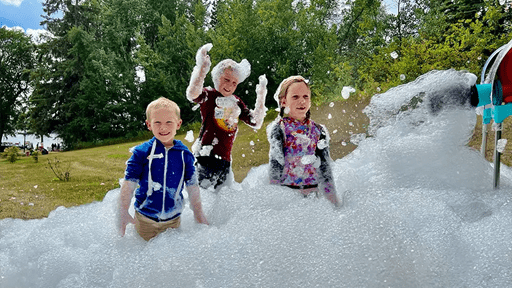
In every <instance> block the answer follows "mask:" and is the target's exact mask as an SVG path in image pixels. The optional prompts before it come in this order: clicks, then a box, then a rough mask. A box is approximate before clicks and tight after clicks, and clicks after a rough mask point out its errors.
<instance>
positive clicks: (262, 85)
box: [251, 74, 268, 129]
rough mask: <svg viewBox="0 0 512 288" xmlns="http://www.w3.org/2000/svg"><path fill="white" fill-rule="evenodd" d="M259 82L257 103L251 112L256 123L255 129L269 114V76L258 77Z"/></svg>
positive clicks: (259, 126)
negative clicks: (267, 102)
mask: <svg viewBox="0 0 512 288" xmlns="http://www.w3.org/2000/svg"><path fill="white" fill-rule="evenodd" d="M258 80H259V83H258V84H257V85H256V105H255V107H254V110H253V111H252V112H251V117H252V118H253V121H254V123H255V125H254V129H260V128H261V125H263V120H264V119H265V116H266V115H267V107H265V97H267V83H268V81H267V77H266V76H265V74H263V75H261V76H260V77H258Z"/></svg>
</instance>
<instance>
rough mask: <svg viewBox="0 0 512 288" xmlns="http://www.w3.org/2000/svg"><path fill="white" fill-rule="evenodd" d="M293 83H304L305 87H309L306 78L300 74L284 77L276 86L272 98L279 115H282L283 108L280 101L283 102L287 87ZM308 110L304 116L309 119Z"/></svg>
mask: <svg viewBox="0 0 512 288" xmlns="http://www.w3.org/2000/svg"><path fill="white" fill-rule="evenodd" d="M293 83H304V84H306V87H308V89H310V88H309V84H308V80H306V79H305V78H304V77H302V76H300V75H295V76H290V77H288V78H286V79H284V80H283V81H282V82H281V84H279V87H277V91H276V93H275V94H274V100H276V102H277V107H279V108H280V113H279V116H281V117H283V115H284V108H283V107H281V102H283V99H285V98H286V93H288V89H289V88H290V86H292V84H293ZM310 113H311V112H310V111H309V110H308V112H307V113H306V118H308V119H309V115H310Z"/></svg>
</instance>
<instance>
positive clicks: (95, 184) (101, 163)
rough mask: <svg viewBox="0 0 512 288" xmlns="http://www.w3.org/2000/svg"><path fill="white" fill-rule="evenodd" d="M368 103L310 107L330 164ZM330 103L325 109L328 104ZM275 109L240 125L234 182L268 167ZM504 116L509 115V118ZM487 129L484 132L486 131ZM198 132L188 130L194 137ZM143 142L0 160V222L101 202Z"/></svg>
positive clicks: (359, 124) (345, 150) (507, 158)
mask: <svg viewBox="0 0 512 288" xmlns="http://www.w3.org/2000/svg"><path fill="white" fill-rule="evenodd" d="M368 102H369V99H362V100H359V99H357V98H352V97H351V98H349V100H346V101H343V100H342V101H336V102H332V103H325V104H323V105H320V106H313V107H312V108H311V112H312V114H311V118H312V119H313V120H314V121H315V122H317V123H321V124H324V125H325V126H327V128H328V130H329V132H330V136H331V147H330V148H331V157H332V158H333V159H334V160H336V159H339V158H342V157H344V156H345V155H347V154H349V153H350V152H352V151H353V150H354V149H355V148H356V147H357V146H356V145H354V144H352V143H350V137H351V135H354V134H360V133H366V130H367V126H368V119H367V117H366V115H365V114H364V113H363V112H362V110H363V108H364V107H366V105H367V104H368ZM329 104H331V105H329ZM276 115H277V112H276V111H268V113H267V117H266V119H265V123H264V125H263V127H262V129H260V130H258V131H255V130H253V129H252V128H250V127H249V126H247V125H245V124H242V123H241V124H240V125H239V131H238V134H237V138H236V140H235V144H234V147H233V150H232V156H233V163H232V167H233V172H234V174H235V181H237V182H242V181H243V179H245V177H246V175H247V173H248V172H249V170H250V169H251V168H253V167H257V166H260V165H262V164H266V163H268V141H267V136H266V129H265V128H266V126H267V125H268V124H269V123H270V122H271V121H272V120H274V119H275V117H276ZM509 118H510V117H509ZM509 118H507V119H506V120H505V121H504V131H503V136H502V137H503V138H504V139H507V138H510V137H511V136H512V129H510V127H511V124H512V120H511V119H509ZM489 129H490V128H489ZM186 132H187V131H186V129H185V128H182V129H181V131H180V134H178V135H177V136H176V139H178V140H181V141H182V142H183V143H184V144H185V145H187V146H188V147H189V148H191V146H192V143H190V142H188V141H186V140H184V138H185V135H186ZM197 135H198V131H197V130H194V137H197ZM488 139H489V140H488V145H487V159H488V160H489V161H492V156H493V155H492V154H493V153H492V151H493V149H494V140H493V139H494V133H493V132H490V133H489V137H488ZM142 142H143V141H137V142H130V143H124V144H117V145H110V146H104V147H96V148H90V149H84V150H77V151H69V152H55V153H52V152H50V154H48V155H42V156H39V161H38V163H35V162H34V160H33V159H32V157H25V156H23V157H21V158H20V159H19V160H18V161H17V162H15V163H9V162H8V161H7V160H6V159H3V158H2V159H0V219H3V218H21V219H34V218H42V217H47V216H48V214H49V213H50V212H51V211H53V210H55V209H56V208H57V207H59V206H65V207H72V206H76V205H82V204H86V203H91V202H93V201H101V200H102V199H103V198H104V196H105V194H106V193H107V192H108V191H110V190H112V189H115V188H119V179H120V178H123V176H124V169H125V163H126V160H128V158H129V157H130V156H131V153H130V152H129V149H130V148H131V147H133V146H135V145H138V144H140V143H142ZM480 144H481V118H479V119H478V123H477V125H476V127H475V130H474V134H473V137H472V138H471V139H470V141H469V144H468V145H469V146H470V147H473V148H475V149H478V150H479V149H480ZM509 151H510V149H506V150H505V152H504V153H503V154H502V158H501V160H502V163H503V164H505V165H508V166H510V163H511V161H512V153H510V152H509ZM55 159H58V160H59V161H60V162H61V165H62V166H63V167H64V168H65V167H66V166H67V165H69V169H68V170H69V171H70V180H69V181H68V182H63V181H60V180H58V179H57V177H56V176H55V175H54V173H53V172H52V171H51V170H50V169H49V166H48V160H51V161H55Z"/></svg>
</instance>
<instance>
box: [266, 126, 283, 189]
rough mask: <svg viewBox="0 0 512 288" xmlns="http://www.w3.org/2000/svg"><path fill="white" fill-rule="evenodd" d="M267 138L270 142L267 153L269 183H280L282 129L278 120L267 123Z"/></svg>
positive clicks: (281, 170) (281, 171)
mask: <svg viewBox="0 0 512 288" xmlns="http://www.w3.org/2000/svg"><path fill="white" fill-rule="evenodd" d="M267 138H268V142H269V143H270V150H269V155H268V156H269V164H270V165H269V166H270V167H269V178H270V184H280V181H281V176H282V174H283V169H284V131H283V130H282V129H281V125H280V121H279V120H276V121H273V122H272V123H270V125H268V127H267Z"/></svg>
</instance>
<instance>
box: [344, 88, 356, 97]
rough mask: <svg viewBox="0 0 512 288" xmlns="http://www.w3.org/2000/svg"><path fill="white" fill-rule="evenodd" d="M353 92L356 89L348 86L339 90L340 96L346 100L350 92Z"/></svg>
mask: <svg viewBox="0 0 512 288" xmlns="http://www.w3.org/2000/svg"><path fill="white" fill-rule="evenodd" d="M353 92H356V89H354V88H352V87H350V86H344V87H343V89H342V90H341V97H343V99H345V100H347V99H348V97H349V96H350V93H353Z"/></svg>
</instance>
